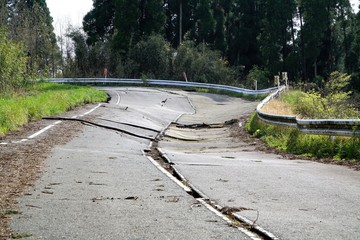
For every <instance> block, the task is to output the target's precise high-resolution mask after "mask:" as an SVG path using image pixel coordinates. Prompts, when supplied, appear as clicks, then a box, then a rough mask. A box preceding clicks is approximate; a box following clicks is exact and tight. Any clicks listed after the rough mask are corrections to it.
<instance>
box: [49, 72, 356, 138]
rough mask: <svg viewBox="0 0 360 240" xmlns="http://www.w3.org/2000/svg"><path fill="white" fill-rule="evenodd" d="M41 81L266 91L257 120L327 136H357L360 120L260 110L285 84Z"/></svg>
mask: <svg viewBox="0 0 360 240" xmlns="http://www.w3.org/2000/svg"><path fill="white" fill-rule="evenodd" d="M45 81H49V82H57V83H83V84H99V83H100V84H134V85H145V84H147V85H155V86H173V87H199V88H210V89H218V90H226V91H231V92H237V93H243V94H248V95H259V94H269V93H271V92H272V93H271V94H270V95H269V96H268V97H266V98H265V99H264V100H263V101H262V102H261V103H260V104H259V105H258V106H257V108H256V111H257V114H258V117H259V119H261V120H262V121H264V122H266V123H269V124H274V125H280V126H288V127H296V128H297V129H298V130H299V131H301V132H304V133H309V134H318V135H330V136H335V135H338V136H360V119H297V117H296V116H286V115H277V114H269V113H265V112H264V111H262V108H263V106H264V105H266V104H267V103H268V102H269V101H271V100H272V99H274V98H275V97H277V96H279V95H280V94H281V92H283V91H284V90H285V89H286V87H285V86H281V87H279V88H277V87H274V88H268V89H262V90H250V89H245V88H238V87H232V86H226V85H219V84H209V83H197V82H183V81H173V80H154V79H149V80H141V79H124V78H106V79H105V78H48V79H45Z"/></svg>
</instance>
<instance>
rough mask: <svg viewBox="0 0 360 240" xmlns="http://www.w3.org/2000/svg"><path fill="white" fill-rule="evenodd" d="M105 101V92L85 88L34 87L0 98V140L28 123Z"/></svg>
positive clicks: (48, 85)
mask: <svg viewBox="0 0 360 240" xmlns="http://www.w3.org/2000/svg"><path fill="white" fill-rule="evenodd" d="M106 99H107V94H106V93H105V92H102V91H99V90H96V89H93V88H89V87H85V86H76V85H68V84H56V83H46V82H40V83H35V84H34V85H32V86H29V87H28V88H27V89H25V91H24V92H22V93H19V94H16V95H15V96H0V137H1V136H4V135H5V134H6V133H8V132H11V131H15V130H17V129H19V128H20V127H21V126H23V125H24V124H26V123H28V122H29V121H33V120H38V119H41V118H42V117H45V116H53V115H57V114H60V113H63V112H66V111H68V110H71V109H73V108H74V107H76V106H78V105H81V104H86V103H91V102H102V101H105V100H106Z"/></svg>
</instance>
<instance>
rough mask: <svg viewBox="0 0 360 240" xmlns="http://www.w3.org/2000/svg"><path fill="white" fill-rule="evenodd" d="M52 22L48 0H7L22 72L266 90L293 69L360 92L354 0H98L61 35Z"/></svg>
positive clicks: (8, 26) (298, 79) (310, 81)
mask: <svg viewBox="0 0 360 240" xmlns="http://www.w3.org/2000/svg"><path fill="white" fill-rule="evenodd" d="M52 22H53V19H52V17H51V15H50V12H49V9H48V7H47V5H46V1H45V0H1V3H0V25H1V28H2V30H1V34H2V35H3V37H1V38H0V41H1V42H2V45H6V46H9V44H10V45H13V46H14V48H17V49H21V51H18V52H17V53H16V54H20V55H21V54H23V55H25V56H24V57H25V59H26V62H25V64H22V65H21V66H19V68H22V69H24V67H25V71H24V72H23V74H22V75H21V76H19V75H17V76H16V77H17V78H19V77H23V78H29V77H30V76H31V77H37V76H52V77H103V72H104V68H107V70H108V77H126V78H143V79H147V78H155V79H175V80H184V73H186V76H187V78H188V80H189V81H198V82H207V83H221V84H230V85H236V86H242V87H249V88H253V87H254V86H253V83H254V80H257V82H258V85H259V86H258V87H259V88H265V87H269V86H272V85H273V84H274V82H273V76H274V75H277V74H279V73H281V72H288V76H289V79H290V80H291V81H292V83H294V84H298V83H302V84H306V85H309V86H311V87H315V88H321V87H323V86H324V85H325V84H326V82H327V81H328V77H329V76H330V74H331V73H332V72H334V71H340V72H343V73H348V74H350V75H351V83H350V84H349V90H351V91H352V92H353V95H354V97H356V96H357V92H359V91H360V68H359V66H360V64H359V61H360V14H359V13H355V12H354V11H353V9H352V7H351V4H350V2H349V0H94V1H93V9H92V10H91V11H90V12H88V13H87V14H86V15H85V17H84V19H83V28H82V29H77V28H73V27H72V26H70V25H69V26H64V28H63V30H62V32H61V34H60V35H58V36H56V35H55V33H54V29H53V26H52ZM5 43H6V44H5ZM0 45H1V43H0ZM3 48H5V47H3ZM4 62H5V60H2V61H1V63H0V65H1V64H2V65H1V66H0V69H5V67H6V66H5V67H4V66H3V65H4ZM8 65H9V64H8ZM11 65H14V64H11ZM1 71H4V70H1ZM13 72H16V70H14V69H13V70H11V71H10V72H8V75H9V74H10V75H11V73H13ZM8 75H4V74H3V75H2V76H8ZM5 78H6V77H1V81H2V82H4V81H6V80H4V79H5ZM2 85H4V84H2ZM4 89H5V88H2V90H3V91H4Z"/></svg>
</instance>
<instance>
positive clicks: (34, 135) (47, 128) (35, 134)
mask: <svg viewBox="0 0 360 240" xmlns="http://www.w3.org/2000/svg"><path fill="white" fill-rule="evenodd" d="M52 127H55V125H54V124H51V125H49V126H47V127H44V128H43V129H41V130H40V131H38V132H36V133H34V134H33V135H31V136H29V137H28V139H33V138H36V137H37V136H39V135H40V134H42V133H44V132H46V131H47V130H49V129H50V128H52Z"/></svg>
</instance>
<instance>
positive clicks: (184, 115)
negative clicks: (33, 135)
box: [11, 88, 360, 239]
mask: <svg viewBox="0 0 360 240" xmlns="http://www.w3.org/2000/svg"><path fill="white" fill-rule="evenodd" d="M104 90H107V91H108V92H109V94H110V95H111V96H112V100H111V102H110V103H109V104H104V105H103V107H100V108H99V109H97V110H96V111H95V112H94V113H92V114H91V116H89V119H88V120H89V121H93V122H96V123H97V124H99V125H101V126H108V127H109V128H111V129H109V128H104V127H101V126H94V125H88V124H84V125H79V123H77V125H76V130H77V131H78V133H77V134H74V135H73V138H72V140H71V141H65V142H67V143H66V144H63V143H65V142H63V143H56V144H54V145H55V147H53V148H52V150H51V151H49V154H46V155H47V158H46V160H45V161H44V164H43V168H42V169H43V174H42V176H41V178H39V179H38V181H37V182H36V183H35V184H34V186H32V187H30V188H28V189H27V191H26V193H25V195H24V196H23V197H21V198H18V202H19V206H20V211H21V214H18V215H14V216H13V221H12V224H11V227H12V230H13V232H14V233H18V234H24V235H28V236H29V238H26V239H248V238H249V237H248V236H246V235H244V234H243V233H241V232H240V231H238V230H237V229H236V228H233V227H230V226H229V225H227V224H226V223H225V222H224V221H223V220H222V219H221V218H219V217H217V216H216V215H214V214H213V213H212V212H210V211H208V210H207V209H206V208H205V207H204V206H203V205H201V204H199V202H197V201H196V200H195V199H194V198H193V197H191V196H190V195H188V194H187V193H186V192H184V191H183V190H182V189H181V188H180V187H179V186H177V185H176V184H175V183H174V182H172V181H171V180H170V179H168V178H167V177H166V176H165V175H164V174H163V173H161V172H160V171H159V170H158V169H157V168H155V167H154V166H153V165H152V164H151V162H150V161H149V160H148V159H147V158H146V156H145V155H144V154H143V150H147V149H149V143H150V141H149V140H147V139H143V138H138V137H135V136H130V135H128V134H126V133H125V132H124V131H121V130H126V131H129V132H133V133H136V134H138V135H142V136H145V137H147V138H151V139H152V138H155V137H156V136H157V134H158V132H161V131H162V130H164V129H165V128H167V127H168V126H169V127H168V128H167V130H166V131H165V133H164V137H163V138H162V139H161V141H160V142H159V143H158V146H159V148H161V150H162V152H164V153H165V154H166V156H167V157H168V158H169V160H170V161H172V163H173V167H174V168H175V169H176V170H178V171H179V172H180V173H181V174H182V175H183V176H184V177H185V178H186V179H187V180H188V183H189V184H191V185H192V186H194V187H196V189H198V190H200V191H201V192H202V193H204V194H205V195H207V196H208V197H209V198H210V199H211V200H213V201H215V202H216V203H218V204H220V205H222V206H226V207H230V208H238V209H239V210H241V211H239V212H237V213H236V214H238V215H241V216H242V217H246V218H248V219H249V220H250V221H253V222H255V223H256V224H258V225H259V226H261V227H262V228H265V229H266V230H267V231H270V232H271V233H273V234H275V236H277V237H279V238H280V239H358V238H360V228H359V226H360V207H359V206H360V204H359V203H360V191H359V190H360V181H359V180H360V173H359V172H356V171H353V170H351V169H349V168H347V167H342V166H333V165H326V164H320V163H314V162H310V161H305V160H300V159H295V160H287V159H284V158H283V157H281V156H279V155H275V154H270V153H264V152H259V151H258V150H257V148H256V145H257V144H256V143H255V142H254V141H255V140H253V139H247V137H245V136H246V135H244V134H243V135H242V134H239V133H240V132H241V129H242V126H243V125H244V116H247V115H248V114H250V113H251V112H253V110H254V109H255V106H256V103H254V102H248V101H245V100H241V99H237V98H231V97H227V96H219V95H213V94H199V93H188V92H183V91H175V90H174V91H170V90H160V89H145V88H104ZM78 111H79V112H81V111H84V110H81V109H79V110H78ZM69 114H70V113H69ZM66 116H67V115H65V117H66ZM69 116H70V115H69ZM232 119H240V122H239V123H237V122H234V123H233V124H224V123H225V122H226V121H229V120H232ZM175 121H176V122H177V123H179V124H181V127H180V126H179V125H176V124H174V123H173V124H170V125H169V123H171V122H175ZM72 123H73V122H71V121H65V122H64V123H62V124H63V125H65V126H68V124H72ZM124 123H130V124H131V125H136V126H142V127H146V129H145V128H139V127H136V126H131V125H124ZM193 124H198V127H195V128H194V127H186V126H187V125H193ZM61 126H62V125H59V126H57V128H59V127H60V128H61ZM65 126H64V127H63V128H64V129H68V131H71V128H70V129H69V128H66V127H65ZM201 126H203V127H201ZM209 126H210V127H209ZM73 127H74V128H75V126H73ZM79 129H81V131H79ZM114 129H119V131H116V130H114ZM45 135H46V138H49V139H52V138H56V131H54V130H51V132H49V133H46V134H45ZM43 138H45V137H44V136H42V137H41V139H43ZM245 138H246V139H245ZM69 139H70V138H69ZM34 141H38V140H34Z"/></svg>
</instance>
